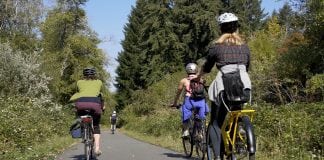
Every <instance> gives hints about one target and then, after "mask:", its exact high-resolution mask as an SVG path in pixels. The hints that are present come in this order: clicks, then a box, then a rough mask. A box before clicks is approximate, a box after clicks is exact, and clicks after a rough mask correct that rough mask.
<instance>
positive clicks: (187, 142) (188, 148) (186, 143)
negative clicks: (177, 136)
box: [182, 120, 193, 157]
mask: <svg viewBox="0 0 324 160" xmlns="http://www.w3.org/2000/svg"><path fill="white" fill-rule="evenodd" d="M191 122H192V121H191V120H190V122H189V136H186V137H182V145H183V151H184V153H185V156H186V157H191V156H192V152H193V135H192V131H193V130H192V123H191Z"/></svg>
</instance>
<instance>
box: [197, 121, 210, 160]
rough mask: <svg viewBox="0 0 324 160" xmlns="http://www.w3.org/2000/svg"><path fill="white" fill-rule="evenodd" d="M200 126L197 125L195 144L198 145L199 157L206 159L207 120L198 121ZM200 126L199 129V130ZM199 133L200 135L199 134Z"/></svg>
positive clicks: (202, 159)
mask: <svg viewBox="0 0 324 160" xmlns="http://www.w3.org/2000/svg"><path fill="white" fill-rule="evenodd" d="M196 123H198V126H195V128H196V129H195V130H196V133H195V135H196V137H195V146H196V154H197V156H198V158H199V159H201V160H204V159H205V156H206V152H207V151H206V147H207V145H206V127H205V121H196ZM200 125H201V127H200ZM197 127H198V130H197ZM197 133H198V135H197Z"/></svg>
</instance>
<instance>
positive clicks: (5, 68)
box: [0, 43, 50, 100]
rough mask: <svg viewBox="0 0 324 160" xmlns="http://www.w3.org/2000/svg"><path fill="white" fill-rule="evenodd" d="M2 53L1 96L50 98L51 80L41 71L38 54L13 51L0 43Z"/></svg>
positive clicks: (0, 69)
mask: <svg viewBox="0 0 324 160" xmlns="http://www.w3.org/2000/svg"><path fill="white" fill-rule="evenodd" d="M0 53H1V54H0V82H1V83H0V96H13V95H21V96H27V97H38V98H41V97H42V99H43V100H48V99H49V98H50V94H49V89H48V87H47V85H48V83H49V80H50V78H49V77H47V76H45V74H44V73H42V72H41V71H40V61H39V53H38V52H35V53H31V54H26V53H22V52H20V51H13V50H12V49H11V48H10V46H9V44H7V43H5V44H1V43H0Z"/></svg>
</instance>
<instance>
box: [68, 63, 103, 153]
mask: <svg viewBox="0 0 324 160" xmlns="http://www.w3.org/2000/svg"><path fill="white" fill-rule="evenodd" d="M83 76H84V79H83V80H78V82H77V87H78V90H79V92H77V93H75V94H74V95H73V96H72V97H71V98H70V101H75V106H76V110H77V114H78V116H82V115H85V114H86V112H85V110H91V111H94V114H93V115H91V116H92V118H93V128H94V135H93V136H94V143H95V154H97V155H100V154H101V151H100V126H99V123H100V119H101V114H102V111H103V110H104V109H105V106H104V103H103V99H102V98H101V92H100V91H101V88H102V81H101V80H99V79H97V78H96V70H95V69H94V68H85V69H84V70H83Z"/></svg>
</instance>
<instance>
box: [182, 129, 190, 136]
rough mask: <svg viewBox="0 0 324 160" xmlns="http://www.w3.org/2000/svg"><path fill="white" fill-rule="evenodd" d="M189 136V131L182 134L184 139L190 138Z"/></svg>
mask: <svg viewBox="0 0 324 160" xmlns="http://www.w3.org/2000/svg"><path fill="white" fill-rule="evenodd" d="M188 136H189V130H187V129H186V130H185V131H184V132H183V133H182V137H188Z"/></svg>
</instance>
